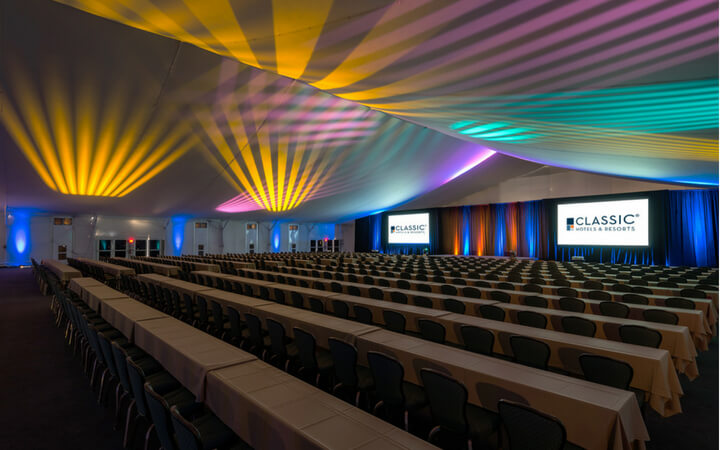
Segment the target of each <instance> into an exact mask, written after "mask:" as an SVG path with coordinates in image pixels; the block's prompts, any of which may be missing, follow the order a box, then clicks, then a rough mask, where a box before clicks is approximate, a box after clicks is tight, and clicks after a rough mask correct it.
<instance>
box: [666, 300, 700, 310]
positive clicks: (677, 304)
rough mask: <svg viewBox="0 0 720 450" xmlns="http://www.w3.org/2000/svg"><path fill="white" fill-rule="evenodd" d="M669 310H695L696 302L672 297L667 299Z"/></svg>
mask: <svg viewBox="0 0 720 450" xmlns="http://www.w3.org/2000/svg"><path fill="white" fill-rule="evenodd" d="M665 306H667V307H668V308H680V309H695V302H694V301H692V300H688V299H686V298H680V297H670V298H667V299H665Z"/></svg>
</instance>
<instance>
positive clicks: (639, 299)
mask: <svg viewBox="0 0 720 450" xmlns="http://www.w3.org/2000/svg"><path fill="white" fill-rule="evenodd" d="M622 302H623V303H632V304H634V305H647V304H648V298H647V297H645V296H644V295H640V294H633V293H628V294H623V296H622Z"/></svg>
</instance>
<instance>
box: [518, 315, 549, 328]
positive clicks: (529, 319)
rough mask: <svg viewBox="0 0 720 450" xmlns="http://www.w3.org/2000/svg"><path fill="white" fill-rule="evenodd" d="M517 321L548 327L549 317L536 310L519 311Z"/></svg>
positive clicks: (529, 325)
mask: <svg viewBox="0 0 720 450" xmlns="http://www.w3.org/2000/svg"><path fill="white" fill-rule="evenodd" d="M517 321H518V324H520V325H525V326H526V327H533V328H542V329H545V327H547V318H546V317H545V316H543V315H542V314H540V313H536V312H535V311H518V313H517Z"/></svg>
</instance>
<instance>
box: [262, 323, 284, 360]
mask: <svg viewBox="0 0 720 450" xmlns="http://www.w3.org/2000/svg"><path fill="white" fill-rule="evenodd" d="M265 323H266V324H267V330H268V335H269V336H270V353H271V354H272V356H271V359H272V360H273V361H278V363H279V364H282V363H283V362H284V361H285V360H286V359H287V348H286V347H285V343H286V342H285V341H287V338H286V335H285V327H284V326H283V324H281V323H280V322H278V321H277V320H273V319H270V318H268V319H265Z"/></svg>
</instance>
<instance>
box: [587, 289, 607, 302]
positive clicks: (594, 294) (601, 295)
mask: <svg viewBox="0 0 720 450" xmlns="http://www.w3.org/2000/svg"><path fill="white" fill-rule="evenodd" d="M588 298H589V299H591V300H602V301H606V302H609V301H610V300H612V295H610V293H608V292H605V291H590V292H588Z"/></svg>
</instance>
